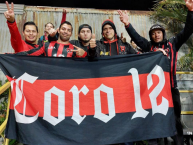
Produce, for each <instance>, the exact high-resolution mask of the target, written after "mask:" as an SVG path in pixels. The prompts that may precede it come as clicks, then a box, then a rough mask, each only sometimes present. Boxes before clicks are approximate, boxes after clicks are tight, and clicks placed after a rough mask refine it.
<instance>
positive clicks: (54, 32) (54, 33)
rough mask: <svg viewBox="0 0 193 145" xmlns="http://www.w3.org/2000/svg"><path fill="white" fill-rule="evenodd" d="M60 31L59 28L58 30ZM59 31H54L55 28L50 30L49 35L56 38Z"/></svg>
mask: <svg viewBox="0 0 193 145" xmlns="http://www.w3.org/2000/svg"><path fill="white" fill-rule="evenodd" d="M58 29H59V28H58ZM58 29H56V30H55V29H54V28H51V29H50V30H49V32H48V33H49V35H50V37H54V36H55V35H56V33H57V32H58Z"/></svg>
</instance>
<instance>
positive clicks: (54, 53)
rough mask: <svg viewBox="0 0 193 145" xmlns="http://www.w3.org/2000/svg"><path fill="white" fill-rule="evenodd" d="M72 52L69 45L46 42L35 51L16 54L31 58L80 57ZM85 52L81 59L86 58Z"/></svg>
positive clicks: (71, 46)
mask: <svg viewBox="0 0 193 145" xmlns="http://www.w3.org/2000/svg"><path fill="white" fill-rule="evenodd" d="M72 50H76V48H74V46H73V45H72V44H71V43H68V44H62V43H58V42H57V41H52V42H50V43H49V42H47V43H45V44H44V45H43V46H39V47H37V48H35V49H31V50H29V51H24V52H20V53H17V55H33V56H40V55H44V56H48V57H80V56H78V55H76V52H73V51H72ZM86 56H87V52H85V53H84V55H83V56H81V57H86Z"/></svg>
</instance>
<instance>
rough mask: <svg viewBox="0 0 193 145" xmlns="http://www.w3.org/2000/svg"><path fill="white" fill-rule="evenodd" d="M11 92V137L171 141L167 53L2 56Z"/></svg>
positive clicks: (75, 142)
mask: <svg viewBox="0 0 193 145" xmlns="http://www.w3.org/2000/svg"><path fill="white" fill-rule="evenodd" d="M0 63H1V68H2V70H3V71H4V73H5V74H6V75H7V77H8V79H9V81H11V86H12V98H11V104H10V115H9V120H8V124H7V128H6V137H8V138H11V139H17V140H19V141H20V142H22V143H25V144H36V145H47V144H54V145H63V144H72V145H79V144H82V145H83V144H84V145H87V144H88V145H90V144H93V145H95V144H96V145H98V144H113V143H122V142H130V141H139V140H146V139H151V138H161V137H167V136H173V135H174V132H175V123H174V113H173V103H172V96H171V88H170V66H169V61H168V59H167V57H165V56H164V55H163V54H162V53H157V52H156V53H148V54H142V55H125V56H115V57H102V58H96V59H94V60H92V61H88V60H87V59H79V58H74V59H72V58H51V57H27V56H16V55H0Z"/></svg>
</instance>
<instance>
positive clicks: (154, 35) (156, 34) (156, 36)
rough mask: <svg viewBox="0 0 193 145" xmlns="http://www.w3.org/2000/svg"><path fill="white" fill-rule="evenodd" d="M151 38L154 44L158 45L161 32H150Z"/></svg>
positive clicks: (161, 38)
mask: <svg viewBox="0 0 193 145" xmlns="http://www.w3.org/2000/svg"><path fill="white" fill-rule="evenodd" d="M151 38H152V40H153V41H154V42H156V43H159V42H161V41H162V40H163V32H162V31H161V30H160V29H155V30H152V32H151Z"/></svg>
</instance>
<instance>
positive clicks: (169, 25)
mask: <svg viewBox="0 0 193 145" xmlns="http://www.w3.org/2000/svg"><path fill="white" fill-rule="evenodd" d="M156 2H157V3H156V4H155V5H154V7H153V8H152V10H153V11H152V13H151V15H150V18H151V19H153V20H154V21H157V22H159V23H162V24H164V25H165V28H166V31H167V32H168V33H167V34H170V35H176V34H177V33H179V32H180V31H181V30H182V29H183V27H184V24H185V22H186V16H187V12H188V9H187V7H186V5H185V1H184V0H156ZM192 40H193V37H192V36H191V37H190V38H189V40H188V41H187V42H186V43H185V45H183V46H182V47H188V48H189V49H188V52H189V53H188V54H186V55H185V56H183V57H181V58H180V60H178V68H179V69H180V70H193V59H192V56H193V42H192Z"/></svg>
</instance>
